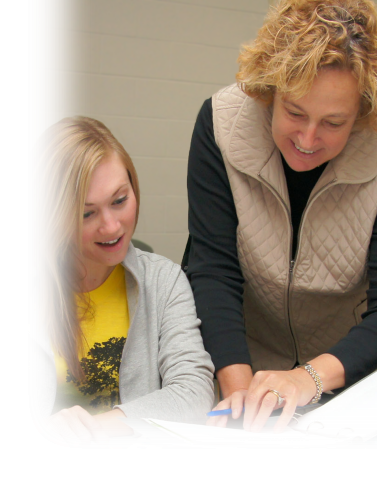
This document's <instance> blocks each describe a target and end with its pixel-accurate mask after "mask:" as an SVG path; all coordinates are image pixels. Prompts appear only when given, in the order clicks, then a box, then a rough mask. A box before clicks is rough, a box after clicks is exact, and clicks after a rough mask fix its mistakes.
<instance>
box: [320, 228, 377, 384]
mask: <svg viewBox="0 0 377 481" xmlns="http://www.w3.org/2000/svg"><path fill="white" fill-rule="evenodd" d="M368 277H369V289H368V290H367V299H368V309H367V311H366V312H365V313H364V314H363V316H362V317H363V320H362V322H361V323H360V324H358V325H357V326H354V327H352V329H351V330H350V331H349V333H348V335H347V336H346V337H344V338H343V339H341V340H340V341H339V342H338V343H337V344H336V345H335V346H333V347H332V348H331V349H330V350H329V351H328V353H329V354H332V355H334V356H335V357H337V358H338V359H339V361H340V362H341V363H342V364H343V366H344V369H345V373H346V386H351V385H352V384H354V383H355V382H357V381H359V380H360V379H362V378H363V377H365V376H366V375H367V374H370V373H371V372H373V371H374V370H376V369H377V219H376V221H375V223H374V227H373V233H372V238H371V242H370V247H369V264H368Z"/></svg>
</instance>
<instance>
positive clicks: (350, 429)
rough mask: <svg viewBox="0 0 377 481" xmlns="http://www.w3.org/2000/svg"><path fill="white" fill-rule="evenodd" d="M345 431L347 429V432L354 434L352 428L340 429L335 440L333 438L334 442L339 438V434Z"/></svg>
mask: <svg viewBox="0 0 377 481" xmlns="http://www.w3.org/2000/svg"><path fill="white" fill-rule="evenodd" d="M346 429H348V430H349V431H351V433H354V432H355V431H354V430H353V429H352V428H342V429H340V430H339V431H338V432H337V435H336V438H335V440H336V441H338V439H339V436H340V433H341V432H342V431H344V430H346Z"/></svg>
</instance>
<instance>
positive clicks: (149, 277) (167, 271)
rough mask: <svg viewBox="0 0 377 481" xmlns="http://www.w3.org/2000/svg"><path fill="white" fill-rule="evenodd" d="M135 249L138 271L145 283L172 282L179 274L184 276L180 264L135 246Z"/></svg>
mask: <svg viewBox="0 0 377 481" xmlns="http://www.w3.org/2000/svg"><path fill="white" fill-rule="evenodd" d="M135 251H136V258H137V263H138V268H139V272H140V274H141V276H142V277H143V279H144V282H145V283H146V284H155V283H157V282H161V281H162V280H164V281H165V282H169V283H174V281H175V280H176V279H177V277H180V275H181V274H182V275H183V276H184V273H183V272H182V269H181V266H179V265H178V264H176V263H175V262H173V261H172V260H170V259H168V258H167V257H164V256H162V255H159V254H155V253H151V252H146V251H142V250H140V249H137V248H135ZM184 277H185V276H184Z"/></svg>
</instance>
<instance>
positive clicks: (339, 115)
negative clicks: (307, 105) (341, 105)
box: [283, 100, 349, 118]
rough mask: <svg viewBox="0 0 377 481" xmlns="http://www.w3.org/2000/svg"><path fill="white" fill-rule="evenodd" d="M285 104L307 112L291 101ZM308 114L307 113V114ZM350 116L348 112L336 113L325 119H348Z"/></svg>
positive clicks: (285, 101)
mask: <svg viewBox="0 0 377 481" xmlns="http://www.w3.org/2000/svg"><path fill="white" fill-rule="evenodd" d="M283 102H284V103H285V104H289V105H291V106H292V107H294V108H295V109H297V110H300V111H301V112H305V110H304V109H303V108H301V107H300V106H299V105H297V104H295V103H294V102H292V101H291V100H283ZM305 113H306V112H305ZM348 116H349V114H347V113H346V112H337V113H334V114H327V115H325V117H340V118H346V117H348Z"/></svg>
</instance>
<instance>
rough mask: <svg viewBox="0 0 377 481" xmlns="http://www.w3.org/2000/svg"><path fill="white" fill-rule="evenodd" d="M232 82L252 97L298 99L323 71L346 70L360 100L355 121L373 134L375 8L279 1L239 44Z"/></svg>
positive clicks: (376, 109) (345, 0)
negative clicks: (248, 40)
mask: <svg viewBox="0 0 377 481" xmlns="http://www.w3.org/2000/svg"><path fill="white" fill-rule="evenodd" d="M238 63H239V72H238V74H237V75H236V79H237V81H238V83H239V85H240V88H241V89H242V90H243V91H244V92H245V93H246V94H247V95H249V96H250V97H253V98H256V99H260V100H262V101H264V102H266V103H267V104H269V103H271V102H272V100H273V98H274V94H275V92H276V91H279V92H280V93H282V94H290V95H292V96H293V97H294V98H300V97H302V96H304V95H305V94H307V93H308V92H309V90H310V88H311V86H312V84H313V81H314V79H315V77H316V75H317V74H318V71H319V70H320V69H322V68H338V69H348V70H350V71H351V72H352V73H353V75H354V76H355V78H356V79H357V80H358V88H359V93H360V96H361V102H360V111H359V114H358V117H357V121H358V122H359V123H360V122H361V121H363V122H364V123H366V124H367V125H369V126H371V127H373V128H375V129H377V9H376V6H375V4H374V3H373V2H372V1H369V0H282V1H281V2H279V4H278V5H277V6H276V7H272V8H271V10H270V12H269V14H268V15H267V17H266V20H265V23H264V25H263V27H262V28H261V29H260V30H259V32H258V36H257V38H256V39H255V41H254V42H252V43H251V44H250V45H243V47H242V51H241V53H240V55H239V57H238Z"/></svg>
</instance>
